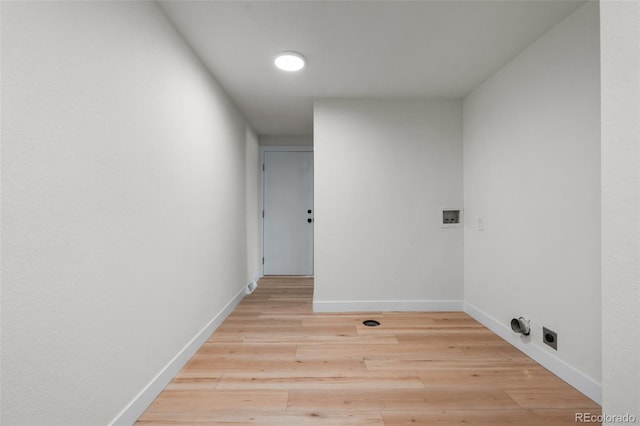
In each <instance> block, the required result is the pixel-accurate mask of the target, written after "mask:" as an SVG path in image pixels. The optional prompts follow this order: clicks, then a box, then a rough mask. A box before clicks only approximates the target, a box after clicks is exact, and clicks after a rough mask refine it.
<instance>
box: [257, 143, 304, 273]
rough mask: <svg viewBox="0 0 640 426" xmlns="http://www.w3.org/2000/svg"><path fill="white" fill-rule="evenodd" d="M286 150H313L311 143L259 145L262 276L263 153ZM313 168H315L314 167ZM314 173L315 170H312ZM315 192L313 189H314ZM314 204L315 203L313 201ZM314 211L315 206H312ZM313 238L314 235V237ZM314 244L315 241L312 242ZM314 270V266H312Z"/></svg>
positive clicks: (261, 269) (259, 230)
mask: <svg viewBox="0 0 640 426" xmlns="http://www.w3.org/2000/svg"><path fill="white" fill-rule="evenodd" d="M273 151H279V152H287V151H303V152H313V145H261V146H260V164H259V165H258V167H259V169H258V171H259V175H260V200H259V209H260V211H259V212H258V215H259V217H260V225H259V227H258V232H259V233H260V239H259V244H260V259H259V265H260V276H262V277H264V216H263V215H262V212H263V210H264V154H265V152H273ZM314 170H315V168H314ZM314 174H315V172H314ZM313 186H314V187H315V178H314V182H313ZM314 193H315V191H314ZM314 204H315V203H314ZM313 209H314V211H315V206H314V208H313ZM314 240H315V237H314ZM314 244H315V243H314ZM312 256H313V247H312ZM314 271H315V268H314Z"/></svg>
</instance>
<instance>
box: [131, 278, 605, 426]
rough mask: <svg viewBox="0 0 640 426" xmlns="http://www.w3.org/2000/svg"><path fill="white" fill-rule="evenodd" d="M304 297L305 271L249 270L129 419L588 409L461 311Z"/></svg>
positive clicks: (414, 420)
mask: <svg viewBox="0 0 640 426" xmlns="http://www.w3.org/2000/svg"><path fill="white" fill-rule="evenodd" d="M312 296H313V280H312V279H311V278H298V277H268V278H263V279H262V280H260V282H259V283H258V288H257V289H256V291H255V292H254V293H253V294H251V295H249V296H247V297H245V298H244V300H243V301H242V302H241V303H240V304H239V305H238V307H237V308H236V310H235V311H234V312H233V313H232V314H231V315H229V317H228V318H227V319H226V320H225V321H224V323H223V324H222V325H221V326H220V328H218V330H217V331H216V332H215V333H214V334H213V335H212V336H211V338H210V339H209V340H208V341H207V342H206V343H205V344H204V346H203V347H202V348H201V349H200V350H199V351H198V352H197V353H196V355H194V357H193V358H192V359H191V360H190V361H189V363H188V364H187V365H186V366H185V367H184V369H183V370H182V371H181V372H180V373H179V374H178V376H176V378H175V379H174V380H173V381H172V382H171V383H170V384H169V385H168V386H167V387H166V389H165V390H164V391H163V392H162V393H161V394H160V395H159V396H158V398H157V399H156V400H155V402H154V403H153V404H152V405H151V406H150V407H149V408H148V410H147V411H146V412H145V413H144V414H143V415H142V416H141V417H140V419H139V420H138V423H137V424H138V425H141V426H144V425H160V424H167V425H168V424H198V425H202V424H211V425H242V424H257V425H274V426H275V425H280V426H281V425H406V424H423V425H455V424H473V425H545V426H548V425H574V424H575V422H574V418H575V413H576V412H589V413H593V414H600V407H599V406H598V405H597V404H595V403H594V402H592V401H591V400H590V399H589V398H587V397H585V396H583V395H582V394H581V393H579V392H578V391H576V390H575V389H573V388H572V387H571V386H569V385H568V384H566V383H565V382H563V381H562V380H560V379H558V378H557V377H556V376H554V375H553V374H551V373H549V372H548V371H547V370H545V369H544V368H542V367H541V366H540V365H538V364H537V363H535V362H534V361H532V360H531V359H529V358H528V357H526V356H525V355H524V354H522V353H521V352H519V351H518V350H517V349H515V348H513V347H512V346H511V345H509V344H508V343H506V342H504V341H503V340H502V339H500V338H499V337H497V336H496V335H494V334H493V333H491V332H490V331H489V330H487V329H486V328H485V327H483V326H482V325H481V324H479V323H478V322H476V321H475V320H473V319H472V318H471V317H469V316H468V315H466V314H465V313H462V312H429V313H416V312H384V313H381V312H371V313H355V314H354V313H349V314H314V313H313V312H312ZM366 319H376V320H378V321H380V322H381V325H380V326H378V327H366V326H364V325H363V324H362V321H364V320H366Z"/></svg>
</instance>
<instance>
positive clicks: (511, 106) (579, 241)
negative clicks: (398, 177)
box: [464, 3, 601, 399]
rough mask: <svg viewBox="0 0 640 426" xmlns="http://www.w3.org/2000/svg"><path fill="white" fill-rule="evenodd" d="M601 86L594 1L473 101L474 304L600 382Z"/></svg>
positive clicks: (468, 173) (469, 233)
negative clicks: (521, 320)
mask: <svg viewBox="0 0 640 426" xmlns="http://www.w3.org/2000/svg"><path fill="white" fill-rule="evenodd" d="M599 80H600V74H599V31H598V4H597V3H587V4H585V5H583V6H581V7H580V8H579V9H578V10H577V11H576V12H574V13H573V14H572V15H571V16H569V17H568V18H567V19H566V20H564V21H563V22H561V23H560V24H558V25H557V26H556V27H555V28H553V29H552V30H551V31H549V32H548V33H547V34H545V35H544V36H543V37H541V38H540V39H539V40H537V41H536V42H535V43H534V44H532V45H531V46H530V47H529V48H527V49H526V50H525V51H523V52H521V53H520V54H519V55H518V56H517V57H515V58H514V59H513V60H512V61H511V62H510V63H509V64H507V65H506V66H505V67H504V68H503V69H501V70H500V71H499V72H498V73H496V74H495V75H493V76H492V77H491V78H489V79H488V80H487V81H486V82H484V83H483V84H482V85H480V86H479V87H478V88H476V89H475V90H474V91H473V92H472V93H471V94H470V95H468V96H467V97H466V98H465V100H464V204H465V213H466V222H465V230H464V231H465V240H464V243H465V248H464V253H465V257H464V264H465V267H464V274H465V286H464V291H465V301H466V302H467V303H468V304H470V305H471V306H472V307H474V308H475V309H477V310H479V311H481V312H483V313H484V314H486V315H487V316H488V317H491V318H493V319H495V320H496V321H497V322H498V323H500V324H502V325H504V327H509V321H510V320H511V318H513V317H516V316H519V315H524V316H526V317H529V318H530V319H531V326H532V332H531V339H530V342H529V343H527V345H534V346H537V347H538V350H539V351H543V352H544V353H547V354H548V355H551V356H553V357H557V359H559V360H561V361H564V362H566V363H568V365H569V366H570V369H574V370H575V372H576V373H577V374H578V375H581V374H582V375H584V376H585V377H584V380H585V381H587V382H588V381H589V380H590V379H591V380H593V381H594V382H595V383H596V384H597V382H599V381H600V358H601V357H600V349H601V347H600V340H601V339H600V126H599V123H600V110H599V106H600V86H599ZM479 220H482V221H483V224H484V231H480V230H479V227H478V221H479ZM543 326H546V327H548V328H550V329H552V330H554V331H556V332H557V333H558V351H557V352H554V351H553V350H552V349H550V348H549V347H548V346H545V345H543V343H542V327H543ZM596 387H597V386H596ZM598 389H599V388H598ZM597 392H599V390H597V391H596V393H597ZM592 397H593V395H592ZM595 397H596V399H597V395H596V396H595Z"/></svg>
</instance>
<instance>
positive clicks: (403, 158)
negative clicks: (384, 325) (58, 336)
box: [314, 99, 463, 310]
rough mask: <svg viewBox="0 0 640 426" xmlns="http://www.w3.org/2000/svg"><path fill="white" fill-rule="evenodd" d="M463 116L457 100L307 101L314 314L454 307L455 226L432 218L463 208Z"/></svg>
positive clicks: (457, 275) (458, 268)
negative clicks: (311, 113) (312, 184)
mask: <svg viewBox="0 0 640 426" xmlns="http://www.w3.org/2000/svg"><path fill="white" fill-rule="evenodd" d="M461 113H462V104H461V102H460V101H418V100H374V99H369V100H367V99H351V100H346V99H326V100H318V101H316V102H315V107H314V159H315V166H314V167H315V177H314V179H315V202H314V204H315V209H316V211H315V294H314V309H316V310H371V309H387V310H393V309H453V308H456V307H457V308H458V309H460V308H461V305H460V303H459V301H460V300H461V299H462V287H463V283H462V237H463V233H462V228H441V227H440V226H439V222H438V216H439V214H440V212H439V208H440V207H461V205H462V163H461V156H462V133H461V130H462V124H461V123H462V115H461ZM451 300H453V301H458V303H457V305H456V304H455V303H454V304H446V303H444V304H443V303H439V302H442V301H451ZM432 301H435V303H430V302H432ZM369 302H371V303H369Z"/></svg>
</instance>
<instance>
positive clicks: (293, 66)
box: [274, 52, 305, 71]
mask: <svg viewBox="0 0 640 426" xmlns="http://www.w3.org/2000/svg"><path fill="white" fill-rule="evenodd" d="M304 62H305V61H304V56H302V55H301V54H299V53H296V52H282V53H281V54H279V55H278V56H277V57H276V60H275V61H274V63H275V64H276V67H278V68H279V69H281V70H283V71H300V70H301V69H302V68H304Z"/></svg>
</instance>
